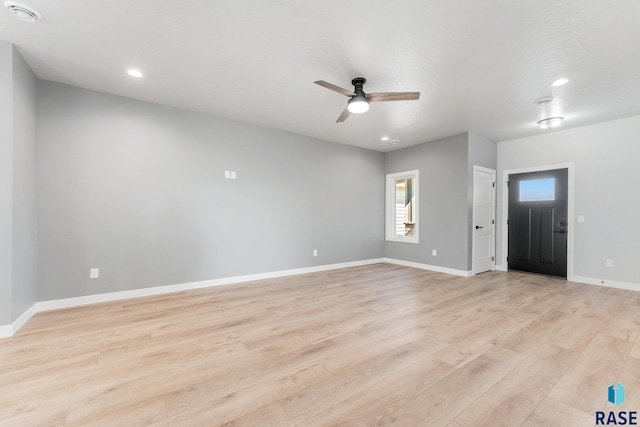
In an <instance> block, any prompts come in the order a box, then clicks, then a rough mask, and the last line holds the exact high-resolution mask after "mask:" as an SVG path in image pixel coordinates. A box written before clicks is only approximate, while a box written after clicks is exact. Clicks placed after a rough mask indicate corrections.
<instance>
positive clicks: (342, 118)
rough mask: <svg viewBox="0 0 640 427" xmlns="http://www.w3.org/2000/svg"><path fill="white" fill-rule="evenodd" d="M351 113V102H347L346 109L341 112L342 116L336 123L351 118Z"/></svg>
mask: <svg viewBox="0 0 640 427" xmlns="http://www.w3.org/2000/svg"><path fill="white" fill-rule="evenodd" d="M350 115H351V111H349V104H347V105H346V106H345V107H344V110H342V114H340V117H338V120H336V123H342V122H344V121H345V120H347V119H348V118H349V116H350Z"/></svg>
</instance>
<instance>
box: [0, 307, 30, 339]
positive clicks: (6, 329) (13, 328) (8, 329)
mask: <svg viewBox="0 0 640 427" xmlns="http://www.w3.org/2000/svg"><path fill="white" fill-rule="evenodd" d="M37 312H38V310H37V303H36V304H33V305H32V306H31V307H29V309H28V310H27V311H25V312H24V313H22V315H21V316H20V317H18V318H17V319H16V320H15V322H13V323H12V324H10V325H3V326H0V338H8V337H12V336H13V335H14V334H15V333H16V332H18V331H19V330H20V328H22V327H23V326H24V325H25V323H27V322H28V321H29V319H31V317H32V316H33V315H34V314H36V313H37Z"/></svg>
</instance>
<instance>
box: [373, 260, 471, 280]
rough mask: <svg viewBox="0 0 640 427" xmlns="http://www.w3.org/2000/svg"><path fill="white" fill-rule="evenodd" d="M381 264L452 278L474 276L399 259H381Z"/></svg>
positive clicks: (463, 271)
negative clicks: (395, 265)
mask: <svg viewBox="0 0 640 427" xmlns="http://www.w3.org/2000/svg"><path fill="white" fill-rule="evenodd" d="M383 262H388V263H389V264H397V265H403V266H405V267H413V268H419V269H421V270H429V271H435V272H438V273H446V274H452V275H454V276H462V277H471V276H473V275H474V274H473V271H466V270H456V269H454V268H447V267H440V266H437V265H429V264H422V263H419V262H413V261H404V260H401V259H394V258H383Z"/></svg>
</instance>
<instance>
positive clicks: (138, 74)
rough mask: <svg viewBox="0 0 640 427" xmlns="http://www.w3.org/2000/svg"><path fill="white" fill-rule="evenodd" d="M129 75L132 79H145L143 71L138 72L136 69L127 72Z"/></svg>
mask: <svg viewBox="0 0 640 427" xmlns="http://www.w3.org/2000/svg"><path fill="white" fill-rule="evenodd" d="M127 74H129V75H130V76H131V77H135V78H136V79H141V78H142V77H144V74H142V71H140V70H136V69H134V68H131V69H129V70H127Z"/></svg>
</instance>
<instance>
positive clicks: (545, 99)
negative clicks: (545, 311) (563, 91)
mask: <svg viewBox="0 0 640 427" xmlns="http://www.w3.org/2000/svg"><path fill="white" fill-rule="evenodd" d="M551 101H553V96H543V97H542V98H538V99H536V100H535V101H534V104H536V105H539V106H541V107H542V106H545V105H548V104H550V103H551Z"/></svg>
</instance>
